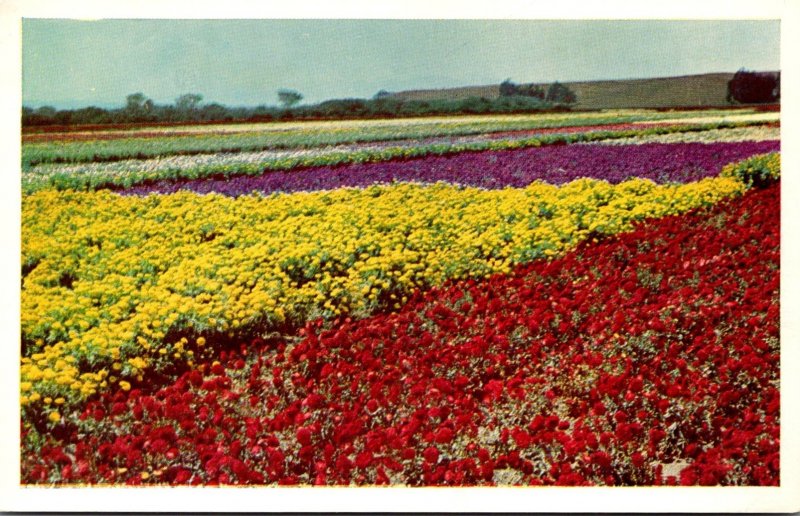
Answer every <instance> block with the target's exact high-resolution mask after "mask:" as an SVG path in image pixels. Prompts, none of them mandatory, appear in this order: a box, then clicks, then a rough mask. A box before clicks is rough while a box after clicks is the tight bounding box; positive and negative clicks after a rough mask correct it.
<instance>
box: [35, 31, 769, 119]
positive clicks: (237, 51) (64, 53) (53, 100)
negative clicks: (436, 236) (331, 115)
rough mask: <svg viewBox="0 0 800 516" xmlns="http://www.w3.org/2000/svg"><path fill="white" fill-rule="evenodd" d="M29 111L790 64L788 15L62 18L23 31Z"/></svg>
mask: <svg viewBox="0 0 800 516" xmlns="http://www.w3.org/2000/svg"><path fill="white" fill-rule="evenodd" d="M22 29H23V30H22V54H23V73H22V79H23V82H22V89H23V103H24V104H25V105H30V106H39V105H42V104H50V105H55V106H56V107H80V106H86V105H100V106H105V107H109V106H115V105H122V104H123V103H124V99H125V96H126V95H127V94H128V93H133V92H137V91H141V92H143V93H144V94H145V95H147V96H148V97H150V98H152V99H154V100H155V101H156V102H158V103H172V102H173V101H174V99H175V98H176V97H177V96H178V95H180V94H182V93H188V92H193V93H200V94H202V95H203V96H204V101H205V102H212V101H213V102H219V103H222V104H226V105H231V106H234V105H249V106H254V105H258V104H267V105H275V104H277V96H276V91H277V90H278V89H280V88H291V89H296V90H298V91H300V92H302V93H303V95H304V96H305V100H304V103H315V102H319V101H322V100H325V99H330V98H345V97H359V98H368V97H371V96H372V95H374V94H375V93H376V92H377V91H378V90H381V89H386V90H389V91H399V90H403V89H419V88H440V87H451V86H466V85H482V84H493V83H499V82H501V81H503V80H504V79H506V78H511V79H512V80H514V81H515V82H538V81H543V82H546V81H554V80H558V81H574V80H593V79H623V78H644V77H661V76H670V75H683V74H694V73H705V72H734V71H736V70H738V69H739V68H742V67H744V68H748V69H751V70H778V69H779V68H780V57H779V55H780V23H779V22H778V21H730V20H725V21H663V20H633V21H600V20H597V21H595V20H561V21H546V20H97V21H75V20H49V19H47V20H46V19H25V20H23V24H22Z"/></svg>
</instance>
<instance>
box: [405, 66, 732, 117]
mask: <svg viewBox="0 0 800 516" xmlns="http://www.w3.org/2000/svg"><path fill="white" fill-rule="evenodd" d="M731 78H733V73H707V74H700V75H684V76H678V77H660V78H652V79H624V80H607V81H585V82H564V84H565V85H566V86H568V87H569V88H570V89H572V90H573V91H574V92H575V94H576V95H577V99H578V100H577V102H576V104H575V105H574V108H575V109H613V108H665V107H666V108H669V107H715V106H729V105H730V104H729V102H728V101H727V99H726V94H727V86H728V81H730V80H731ZM533 84H541V85H542V86H545V87H546V86H547V85H548V83H533ZM392 96H393V97H394V98H398V99H403V100H433V99H464V98H468V97H485V98H487V99H493V98H497V97H499V96H500V85H499V84H493V85H487V86H467V87H460V88H448V89H436V90H408V91H400V92H397V93H393V94H392Z"/></svg>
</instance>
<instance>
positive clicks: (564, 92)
mask: <svg viewBox="0 0 800 516" xmlns="http://www.w3.org/2000/svg"><path fill="white" fill-rule="evenodd" d="M545 99H546V100H547V101H548V102H553V103H556V104H572V103H573V102H575V100H576V98H575V92H573V91H572V90H571V89H569V88H568V87H566V86H564V85H563V84H561V83H560V82H558V81H556V82H554V83H553V84H551V85H550V87H549V88H548V89H547V96H546V97H545Z"/></svg>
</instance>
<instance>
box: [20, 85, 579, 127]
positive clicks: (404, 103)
mask: <svg viewBox="0 0 800 516" xmlns="http://www.w3.org/2000/svg"><path fill="white" fill-rule="evenodd" d="M509 84H510V85H512V86H513V87H514V88H519V89H516V90H510V89H509ZM556 85H557V83H556V84H554V85H553V87H551V88H550V90H548V91H547V92H545V93H544V94H543V95H539V94H538V93H536V94H531V93H530V92H529V91H527V90H525V89H524V87H521V86H520V87H517V86H516V85H513V83H510V81H506V82H504V83H503V84H501V85H500V96H499V97H497V98H491V99H490V98H485V97H469V98H464V99H434V100H404V99H401V98H398V97H395V96H393V95H392V94H391V93H389V92H387V91H385V90H381V91H379V92H378V93H376V94H375V95H374V96H373V97H372V98H371V99H359V98H346V99H333V100H326V101H324V102H320V103H318V104H313V105H298V104H299V103H300V101H301V100H302V99H303V95H302V94H301V93H299V92H297V91H294V90H288V89H282V90H279V91H278V101H279V103H280V105H279V106H267V105H259V106H255V107H229V106H224V105H222V104H219V103H216V102H211V103H206V104H203V103H202V101H203V96H202V95H200V94H198V93H186V94H183V95H180V96H179V97H177V98H176V99H175V102H174V103H173V104H157V103H155V102H154V101H153V100H152V99H150V98H148V97H147V96H146V95H144V94H143V93H141V92H137V93H132V94H130V95H128V96H127V97H126V98H125V104H124V106H123V107H121V108H117V109H104V108H99V107H94V106H91V107H85V108H80V109H63V110H57V109H55V108H53V107H51V106H43V107H40V108H37V109H33V108H31V107H27V106H23V108H22V126H23V127H30V126H47V125H104V124H131V123H178V122H224V121H272V120H309V119H340V118H378V117H381V118H383V117H389V118H391V117H409V116H424V115H452V114H461V113H464V114H489V113H525V112H533V111H548V110H564V109H568V108H569V105H570V104H572V103H573V102H574V101H575V95H574V93H571V92H569V90H568V89H567V88H565V87H563V86H561V85H558V86H556ZM554 87H555V89H554ZM559 87H560V88H559Z"/></svg>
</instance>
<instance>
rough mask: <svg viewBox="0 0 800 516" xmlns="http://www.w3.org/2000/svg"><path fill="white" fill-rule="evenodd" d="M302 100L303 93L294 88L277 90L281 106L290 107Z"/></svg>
mask: <svg viewBox="0 0 800 516" xmlns="http://www.w3.org/2000/svg"><path fill="white" fill-rule="evenodd" d="M301 100H303V95H302V94H300V93H299V92H297V91H294V90H278V101H279V102H280V103H281V104H283V107H285V108H290V107H292V106H294V105H295V104H297V103H298V102H300V101H301Z"/></svg>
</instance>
